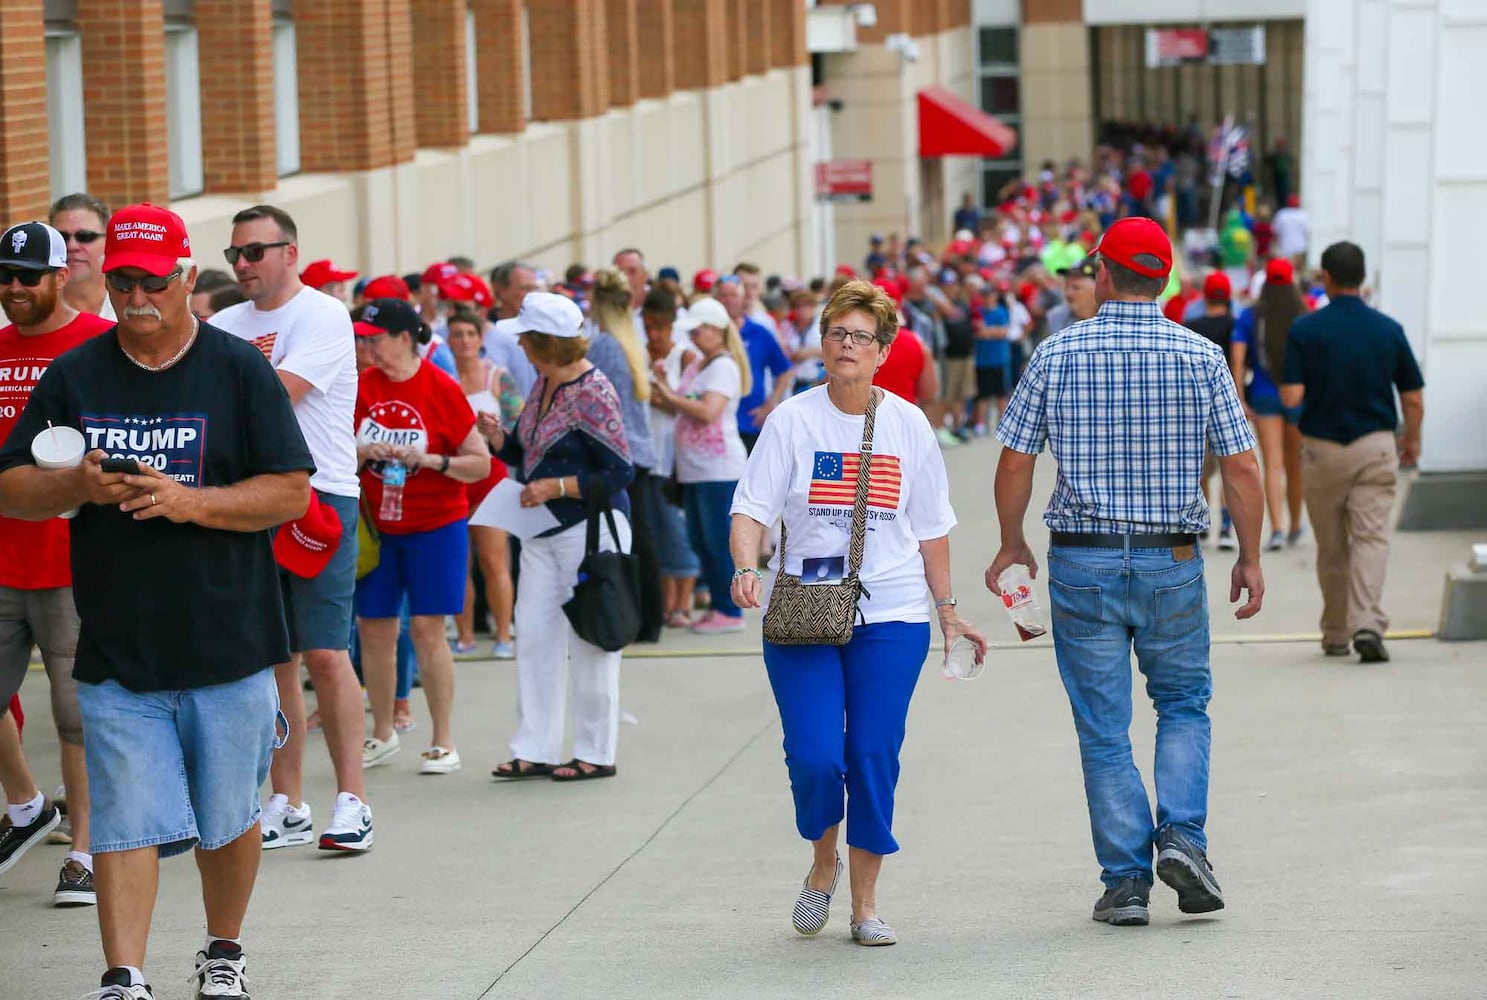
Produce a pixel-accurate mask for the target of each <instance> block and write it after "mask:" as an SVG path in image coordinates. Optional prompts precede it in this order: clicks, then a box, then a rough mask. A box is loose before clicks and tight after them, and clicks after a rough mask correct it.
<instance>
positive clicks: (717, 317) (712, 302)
mask: <svg viewBox="0 0 1487 1000" xmlns="http://www.w3.org/2000/svg"><path fill="white" fill-rule="evenodd" d="M732 322H733V319H732V318H731V317H730V316H729V315H728V310H727V309H725V308H723V303H721V302H719V301H718V300H717V299H713V298H703V299H698V300H697V301H696V302H693V303H692V304H691V305H689V306H687V314H686V315H685V316H681V317H679V318H678V319H677V321H676V331H677V332H678V333H690V332H691V331H693V330H695V329H697V328H698V327H699V326H715V327H717V328H718V329H719V330H726V329H728V324H729V323H732Z"/></svg>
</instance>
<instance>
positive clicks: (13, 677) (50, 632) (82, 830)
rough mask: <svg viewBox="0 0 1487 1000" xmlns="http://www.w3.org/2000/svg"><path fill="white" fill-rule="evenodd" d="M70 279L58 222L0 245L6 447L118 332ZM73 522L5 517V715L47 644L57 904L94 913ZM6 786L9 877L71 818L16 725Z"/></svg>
mask: <svg viewBox="0 0 1487 1000" xmlns="http://www.w3.org/2000/svg"><path fill="white" fill-rule="evenodd" d="M67 277H68V268H67V242H66V241H65V240H64V239H63V238H62V234H61V233H59V232H57V230H55V229H53V228H52V227H51V226H48V225H46V224H44V223H40V222H28V223H26V224H24V225H19V226H12V227H11V228H10V229H8V230H6V231H5V234H4V236H3V237H0V304H3V305H4V307H5V314H6V315H7V316H9V317H10V319H11V321H12V325H10V326H7V327H5V328H4V329H0V440H3V439H4V438H5V437H9V436H10V433H11V431H12V430H13V429H14V428H15V425H16V421H17V420H18V419H19V417H20V415H21V411H22V410H24V409H25V408H26V401H27V400H28V399H30V398H31V390H32V389H34V388H35V387H36V383H37V382H38V381H40V380H41V376H42V375H44V374H45V373H46V370H47V368H48V367H50V365H51V363H52V362H53V361H54V360H56V358H57V357H58V355H61V354H62V353H64V352H66V351H69V350H71V349H72V348H74V347H76V346H77V345H78V344H81V343H82V342H83V341H85V340H87V339H89V338H90V337H95V336H97V335H98V334H100V333H102V332H104V331H105V330H107V329H109V328H110V327H112V326H113V325H114V324H113V323H112V322H111V321H109V320H106V319H103V318H102V317H100V316H94V315H92V314H91V313H80V312H78V311H77V310H76V309H74V308H73V307H72V306H70V305H68V304H67V301H66V299H65V298H64V295H63V291H64V289H65V288H66V286H67ZM78 457H79V459H81V457H82V455H81V452H79V454H78ZM68 525H69V522H68V521H67V520H64V519H63V518H55V517H54V518H52V519H50V520H48V521H19V520H16V519H14V518H9V517H0V636H3V637H4V638H3V640H0V710H4V706H5V704H6V703H8V702H9V701H10V699H11V696H12V695H14V694H15V692H16V690H17V689H18V688H19V687H20V683H21V680H22V679H24V677H25V676H26V669H27V667H28V665H29V664H30V661H31V647H32V645H39V646H40V647H41V657H42V662H43V663H45V665H46V672H47V677H48V678H49V679H50V680H51V687H52V715H53V716H54V718H55V720H56V723H57V736H58V738H59V739H60V740H61V744H62V781H63V784H64V785H65V787H66V788H67V795H68V800H69V806H70V808H69V811H68V815H69V817H70V819H71V822H72V850H71V851H69V852H68V854H67V858H66V860H65V861H64V862H63V864H62V872H61V875H60V877H59V878H58V881H57V890H56V893H55V894H54V895H53V897H52V898H53V902H54V903H55V904H56V905H58V906H91V905H93V904H95V903H96V902H97V895H96V893H95V890H94V887H93V857H92V855H91V854H89V853H88V771H87V766H86V763H85V759H84V756H83V723H82V715H81V713H80V711H79V709H78V703H77V685H76V684H75V683H74V682H73V679H72V664H73V656H74V653H75V651H76V649H77V639H78V628H79V626H78V617H77V609H76V607H75V606H74V605H73V601H72V562H71V558H72V557H71V547H70V545H69V533H68V530H69V529H68ZM0 785H3V786H4V788H5V799H6V802H7V803H8V809H7V812H8V813H9V816H10V826H9V827H8V828H7V829H6V830H5V831H4V832H3V833H0V871H5V870H6V869H8V868H9V867H10V866H11V865H13V864H15V862H16V861H18V860H20V856H21V855H22V854H23V853H25V851H26V850H28V849H29V848H30V847H31V846H32V845H33V844H36V843H39V842H40V841H42V840H45V839H46V837H47V835H48V834H49V833H50V832H51V831H52V829H53V828H55V827H56V826H57V825H58V824H59V823H60V822H61V814H60V812H59V810H58V807H57V806H56V805H55V804H53V803H50V802H48V801H47V800H46V797H45V796H43V795H42V793H41V791H40V790H39V789H38V788H37V787H36V781H35V779H34V778H33V777H32V776H31V773H30V770H29V768H27V766H26V758H25V756H24V755H23V754H22V753H21V747H20V733H19V730H18V729H17V728H16V727H14V726H9V725H7V726H3V727H0Z"/></svg>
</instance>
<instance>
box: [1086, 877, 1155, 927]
mask: <svg viewBox="0 0 1487 1000" xmlns="http://www.w3.org/2000/svg"><path fill="white" fill-rule="evenodd" d="M1150 899H1151V883H1149V882H1145V881H1143V880H1141V879H1139V878H1134V877H1132V878H1123V879H1121V880H1120V884H1119V885H1115V886H1111V887H1110V888H1109V889H1106V890H1105V895H1103V896H1101V897H1100V898H1099V899H1098V900H1096V901H1095V912H1094V916H1093V917H1092V918H1091V919H1094V920H1100V921H1103V922H1104V923H1107V924H1111V925H1113V926H1115V927H1145V926H1146V925H1147V924H1149V923H1150V922H1151V914H1150V911H1149V906H1148V904H1149V902H1150Z"/></svg>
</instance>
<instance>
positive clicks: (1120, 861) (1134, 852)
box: [1048, 545, 1213, 886]
mask: <svg viewBox="0 0 1487 1000" xmlns="http://www.w3.org/2000/svg"><path fill="white" fill-rule="evenodd" d="M1048 590H1049V597H1050V601H1051V603H1052V606H1053V647H1054V652H1055V653H1056V655H1057V657H1058V670H1059V674H1060V676H1062V677H1063V681H1064V689H1065V690H1066V691H1068V693H1069V705H1070V707H1071V708H1072V709H1073V712H1074V728H1075V730H1076V731H1077V732H1078V734H1079V758H1080V762H1081V764H1082V765H1083V767H1084V795H1085V799H1086V801H1087V802H1088V804H1089V822H1090V830H1091V832H1092V833H1093V835H1094V842H1095V857H1096V858H1097V859H1098V860H1099V862H1100V867H1101V869H1102V871H1101V873H1100V879H1101V881H1102V882H1104V883H1105V885H1106V886H1114V885H1116V884H1118V883H1119V882H1120V880H1121V879H1123V878H1129V877H1135V878H1139V879H1144V880H1145V881H1147V882H1150V881H1151V880H1152V866H1151V863H1152V845H1153V842H1154V836H1155V833H1156V830H1157V829H1160V828H1161V827H1163V826H1166V825H1168V824H1169V823H1170V824H1171V825H1173V826H1174V827H1176V828H1177V829H1179V830H1181V831H1182V832H1183V833H1185V834H1186V835H1187V836H1188V837H1189V838H1190V839H1191V840H1192V841H1193V843H1194V844H1196V845H1197V846H1198V847H1199V848H1200V849H1206V846H1207V840H1206V838H1205V836H1204V833H1203V825H1204V822H1205V821H1206V819H1207V816H1208V751H1209V741H1210V737H1209V721H1208V699H1209V698H1210V697H1211V696H1212V694H1213V676H1212V674H1211V673H1210V671H1209V666H1208V591H1207V589H1206V586H1205V584H1204V581H1203V556H1202V554H1201V553H1199V552H1197V550H1196V549H1194V555H1193V557H1192V558H1190V559H1185V560H1183V561H1181V562H1174V561H1173V555H1172V550H1171V549H1125V550H1122V549H1089V548H1076V547H1070V546H1058V545H1056V546H1054V547H1052V548H1051V549H1050V550H1049V553H1048ZM1133 646H1134V648H1135V650H1136V662H1137V665H1138V666H1139V668H1140V670H1141V673H1142V674H1143V675H1145V677H1146V693H1147V695H1148V696H1149V697H1150V698H1151V701H1152V704H1153V705H1154V706H1155V707H1156V711H1157V745H1156V788H1157V812H1156V825H1155V827H1153V825H1152V818H1151V803H1150V801H1149V800H1148V799H1147V796H1146V787H1145V786H1144V785H1143V784H1142V783H1141V772H1140V771H1138V770H1137V769H1136V763H1135V761H1134V759H1133V758H1132V756H1131V737H1130V729H1131V649H1132V647H1133Z"/></svg>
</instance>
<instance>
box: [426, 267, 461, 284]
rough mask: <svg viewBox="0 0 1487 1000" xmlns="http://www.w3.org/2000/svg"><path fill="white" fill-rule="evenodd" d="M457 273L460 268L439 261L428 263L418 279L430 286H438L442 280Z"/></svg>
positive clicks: (442, 282) (446, 279)
mask: <svg viewBox="0 0 1487 1000" xmlns="http://www.w3.org/2000/svg"><path fill="white" fill-rule="evenodd" d="M459 273H460V269H459V268H457V267H455V266H454V265H453V264H449V263H445V262H444V261H440V262H439V263H437V264H430V265H429V266H428V267H426V268H424V269H423V277H422V278H421V279H420V280H421V281H422V282H423V283H424V284H425V285H428V286H429V287H430V288H438V287H439V286H440V285H442V284H444V282H446V281H448V280H449V279H450V278H453V277H454V276H455V275H457V274H459Z"/></svg>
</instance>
